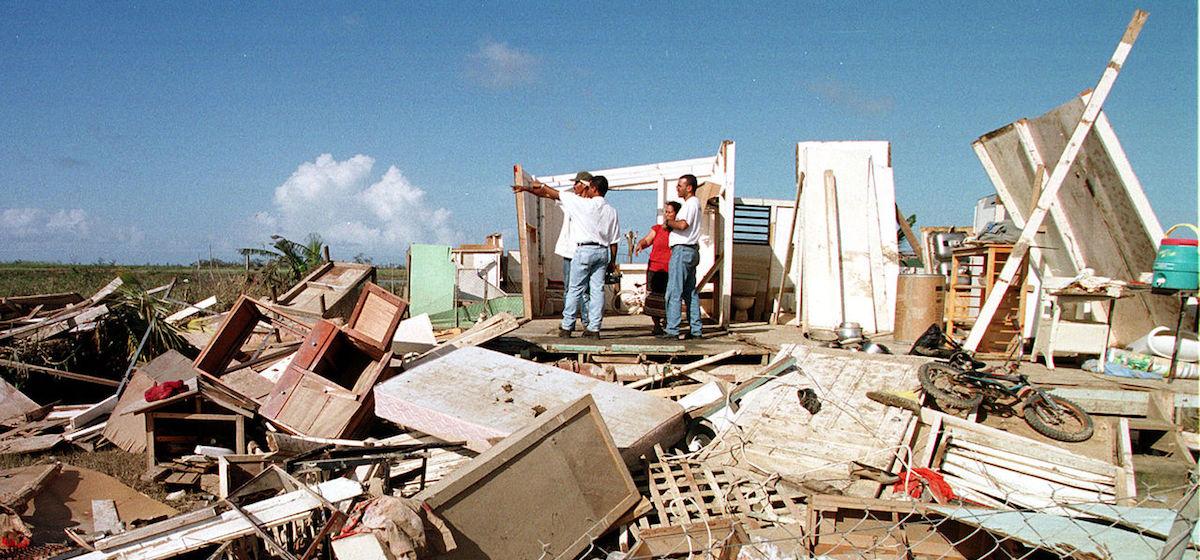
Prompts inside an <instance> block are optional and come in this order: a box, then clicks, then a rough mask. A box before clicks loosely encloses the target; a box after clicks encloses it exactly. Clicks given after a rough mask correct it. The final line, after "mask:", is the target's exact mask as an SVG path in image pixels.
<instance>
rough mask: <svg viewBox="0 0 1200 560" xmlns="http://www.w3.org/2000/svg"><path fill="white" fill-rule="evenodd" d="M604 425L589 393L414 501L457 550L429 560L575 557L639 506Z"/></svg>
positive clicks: (547, 414) (549, 413)
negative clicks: (434, 519)
mask: <svg viewBox="0 0 1200 560" xmlns="http://www.w3.org/2000/svg"><path fill="white" fill-rule="evenodd" d="M405 375H408V374H405ZM605 423H606V421H605V420H604V419H602V418H601V415H600V413H599V410H598V407H597V405H596V403H595V402H594V401H593V400H592V398H591V397H590V396H588V395H584V396H582V397H581V398H578V399H577V400H575V401H574V402H570V403H568V404H566V405H563V406H555V407H553V408H552V409H550V410H547V411H546V412H545V413H544V414H543V415H542V416H541V417H540V418H538V419H537V421H535V422H532V423H529V424H528V425H526V426H525V427H523V428H522V429H520V430H517V431H515V432H513V433H512V434H511V435H509V436H508V437H506V438H505V439H504V440H503V441H501V442H500V443H498V444H497V445H495V446H493V447H492V448H491V449H489V450H487V451H486V452H484V453H483V454H481V455H479V456H478V457H476V458H475V459H472V460H471V461H470V462H469V463H467V464H466V465H464V466H463V467H462V468H461V469H459V470H458V471H456V472H455V473H453V474H452V475H450V476H449V477H448V478H445V479H442V480H441V481H440V482H438V483H437V484H436V485H434V486H432V487H430V488H428V489H426V490H425V491H423V492H421V493H420V494H418V495H417V496H416V499H418V500H421V501H423V502H424V503H425V504H426V506H427V507H429V508H431V509H432V510H433V513H434V514H436V515H437V516H438V517H440V518H441V519H443V520H444V521H445V522H446V525H448V526H449V527H450V530H451V533H452V535H453V539H454V544H455V545H456V548H454V549H453V550H450V551H449V552H447V553H445V554H441V555H438V556H437V557H436V558H439V559H452V558H491V559H496V560H501V559H509V558H561V559H566V560H569V559H572V558H575V557H577V556H579V554H580V553H581V552H583V551H584V550H585V549H587V547H588V546H589V545H590V544H591V543H592V541H593V540H595V539H596V538H598V537H600V536H601V535H603V534H604V533H606V532H608V530H609V529H610V528H612V526H613V525H614V524H616V522H617V521H618V520H619V519H620V518H621V517H622V516H623V515H625V513H626V512H628V511H629V510H630V509H632V508H633V507H634V505H635V504H637V502H638V500H639V499H640V496H639V494H638V492H637V488H636V487H635V486H634V484H633V479H632V478H631V477H630V474H629V471H628V470H627V469H626V468H625V462H624V461H622V459H621V455H620V453H619V452H618V451H617V447H616V446H615V445H614V442H613V438H612V436H611V435H609V430H608V428H607V427H606V426H605ZM446 548H449V547H446Z"/></svg>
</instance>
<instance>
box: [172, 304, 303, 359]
mask: <svg viewBox="0 0 1200 560" xmlns="http://www.w3.org/2000/svg"><path fill="white" fill-rule="evenodd" d="M260 323H266V324H267V325H268V326H269V327H270V329H271V330H270V332H261V333H260V332H258V327H259V324H260ZM309 331H310V327H309V326H308V324H307V323H306V322H305V321H303V320H301V319H299V318H295V317H291V316H289V315H288V314H287V313H283V312H280V311H278V310H276V309H273V308H272V307H270V306H268V305H264V304H262V303H259V302H258V301H256V300H254V299H252V298H249V297H247V296H244V295H243V296H241V297H239V298H238V300H237V302H235V303H234V304H233V307H232V308H230V310H229V311H228V312H227V313H226V314H225V318H224V319H222V320H221V325H220V326H219V327H217V332H216V334H215V335H213V337H212V338H211V339H210V340H209V342H208V345H206V346H205V347H204V350H202V351H200V355H199V356H196V360H195V361H194V362H193V366H194V367H195V368H196V369H198V370H200V371H202V372H205V373H207V374H209V375H211V376H213V377H217V378H220V377H222V376H224V375H225V373H226V372H227V371H231V370H232V369H236V368H237V367H241V366H245V365H248V364H249V363H250V362H254V361H256V360H259V359H261V358H263V356H262V353H263V352H264V350H265V349H266V347H267V344H268V343H269V337H270V335H271V334H274V338H275V339H276V341H277V342H282V334H283V332H287V333H288V334H290V335H291V336H292V337H293V338H294V337H299V338H304V337H306V336H308V334H309ZM254 337H261V339H260V340H259V342H258V343H257V344H255V345H254V347H253V348H251V347H249V345H248V344H247V343H251V342H252V338H254ZM276 357H278V356H276ZM235 361H236V362H238V365H237V366H235V367H234V368H230V365H231V364H233V363H234V362H235Z"/></svg>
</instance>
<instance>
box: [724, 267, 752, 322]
mask: <svg viewBox="0 0 1200 560" xmlns="http://www.w3.org/2000/svg"><path fill="white" fill-rule="evenodd" d="M756 292H758V278H757V277H753V276H742V275H740V274H735V275H734V277H733V298H732V299H731V300H730V305H731V306H732V307H733V322H734V323H745V322H748V321H750V309H751V308H753V307H754V303H755V302H756V301H757V297H756V296H755V293H756Z"/></svg>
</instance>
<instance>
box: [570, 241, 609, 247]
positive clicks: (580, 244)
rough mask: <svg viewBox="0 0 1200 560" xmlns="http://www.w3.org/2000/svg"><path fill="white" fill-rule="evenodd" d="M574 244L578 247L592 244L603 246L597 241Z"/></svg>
mask: <svg viewBox="0 0 1200 560" xmlns="http://www.w3.org/2000/svg"><path fill="white" fill-rule="evenodd" d="M575 245H576V246H578V247H583V246H584V245H594V246H596V247H603V245H601V244H599V243H591V242H588V243H576V244H575Z"/></svg>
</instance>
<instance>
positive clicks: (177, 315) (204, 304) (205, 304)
mask: <svg viewBox="0 0 1200 560" xmlns="http://www.w3.org/2000/svg"><path fill="white" fill-rule="evenodd" d="M216 304H217V296H208V297H207V298H204V299H202V300H200V301H198V302H196V303H192V304H189V305H188V306H187V307H184V308H183V309H180V310H179V311H176V312H174V313H172V314H170V315H167V317H166V318H165V319H163V321H166V322H168V323H178V322H180V321H183V320H184V319H187V318H188V317H191V316H192V315H195V314H197V313H199V312H200V311H202V310H204V309H208V308H209V307H212V306H214V305H216Z"/></svg>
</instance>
